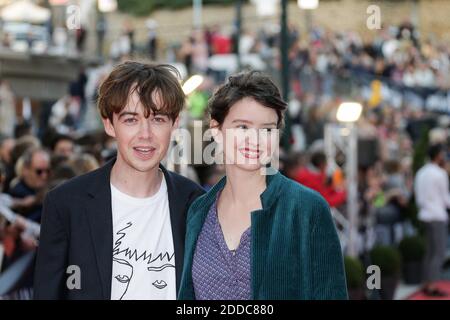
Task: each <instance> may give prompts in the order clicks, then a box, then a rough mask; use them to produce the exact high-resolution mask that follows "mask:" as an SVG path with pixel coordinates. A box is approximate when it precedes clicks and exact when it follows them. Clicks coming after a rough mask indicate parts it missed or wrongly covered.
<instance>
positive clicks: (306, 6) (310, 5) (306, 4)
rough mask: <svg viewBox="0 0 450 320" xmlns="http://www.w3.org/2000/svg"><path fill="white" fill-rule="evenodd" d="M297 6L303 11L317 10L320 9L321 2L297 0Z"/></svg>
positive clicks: (316, 0) (317, 0)
mask: <svg viewBox="0 0 450 320" xmlns="http://www.w3.org/2000/svg"><path fill="white" fill-rule="evenodd" d="M297 5H298V7H299V8H300V9H303V10H315V9H317V8H318V7H319V0H297Z"/></svg>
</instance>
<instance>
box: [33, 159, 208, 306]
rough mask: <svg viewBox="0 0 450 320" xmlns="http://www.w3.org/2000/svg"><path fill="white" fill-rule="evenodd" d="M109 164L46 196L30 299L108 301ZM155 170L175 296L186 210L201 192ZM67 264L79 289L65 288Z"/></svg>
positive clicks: (110, 259)
mask: <svg viewBox="0 0 450 320" xmlns="http://www.w3.org/2000/svg"><path fill="white" fill-rule="evenodd" d="M114 162H115V158H114V159H112V160H111V161H109V162H108V163H106V164H105V165H104V166H103V167H101V168H99V169H97V170H95V171H93V172H90V173H88V174H85V175H82V176H79V177H76V178H74V179H72V180H70V181H68V182H67V183H64V184H63V185H61V186H59V187H57V188H55V189H54V190H52V191H50V192H49V193H48V194H47V196H46V198H45V200H44V210H43V213H42V226H41V235H40V243H39V249H38V256H37V262H36V270H35V278H34V298H35V299H89V300H90V299H93V300H108V299H110V298H111V280H112V264H113V222H112V209H111V188H110V173H111V169H112V167H113V164H114ZM160 168H161V170H162V171H163V173H164V177H165V180H166V183H167V192H168V199H169V210H170V222H171V226H172V236H173V244H174V251H175V269H176V288H177V292H178V289H179V286H180V278H181V271H182V267H183V258H184V240H185V239H184V238H185V233H186V214H187V210H188V208H189V206H190V204H191V203H192V202H193V201H194V200H195V199H196V198H197V197H199V196H200V195H202V194H203V193H204V190H203V189H202V188H201V187H200V186H198V185H197V184H195V183H194V182H192V181H190V180H189V179H187V178H184V177H182V176H180V175H178V174H176V173H173V172H170V171H167V170H166V169H165V168H164V167H163V166H160ZM70 266H76V267H78V268H79V269H78V270H79V271H80V272H79V274H80V284H81V288H80V289H77V288H73V286H68V285H67V282H70V280H71V279H70V277H71V275H74V274H75V271H74V270H75V269H73V267H71V268H69V267H70ZM76 267H75V268H76ZM68 280H69V281H68ZM69 287H71V288H73V289H69Z"/></svg>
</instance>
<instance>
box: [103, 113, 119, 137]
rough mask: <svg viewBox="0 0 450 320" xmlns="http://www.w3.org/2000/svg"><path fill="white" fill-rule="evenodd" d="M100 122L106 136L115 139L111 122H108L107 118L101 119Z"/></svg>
mask: <svg viewBox="0 0 450 320" xmlns="http://www.w3.org/2000/svg"><path fill="white" fill-rule="evenodd" d="M102 122H103V127H104V128H105V132H106V134H107V135H108V136H110V137H113V138H115V137H116V131H115V130H114V126H113V124H112V123H111V120H109V119H108V118H106V119H103V118H102Z"/></svg>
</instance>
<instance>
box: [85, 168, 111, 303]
mask: <svg viewBox="0 0 450 320" xmlns="http://www.w3.org/2000/svg"><path fill="white" fill-rule="evenodd" d="M114 160H115V159H113V160H111V161H109V162H108V163H107V164H105V166H103V167H102V168H101V169H100V170H99V171H98V175H97V177H96V179H95V181H94V183H92V185H91V186H90V187H89V188H88V190H87V192H88V195H89V197H90V199H89V201H88V203H87V205H86V214H87V217H88V221H89V226H90V235H91V239H92V243H93V246H94V250H95V256H96V262H97V267H98V272H99V275H100V280H101V283H102V292H103V299H105V300H108V299H110V298H111V277H112V250H113V225H112V208H111V188H110V174H111V169H112V167H113V164H114Z"/></svg>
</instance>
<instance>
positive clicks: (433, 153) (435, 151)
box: [428, 144, 444, 161]
mask: <svg viewBox="0 0 450 320" xmlns="http://www.w3.org/2000/svg"><path fill="white" fill-rule="evenodd" d="M443 150H444V148H443V147H442V145H441V144H435V145H432V146H430V147H429V148H428V157H429V158H430V160H431V161H434V160H436V157H437V156H438V155H439V154H440V153H441V152H442V151H443Z"/></svg>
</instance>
